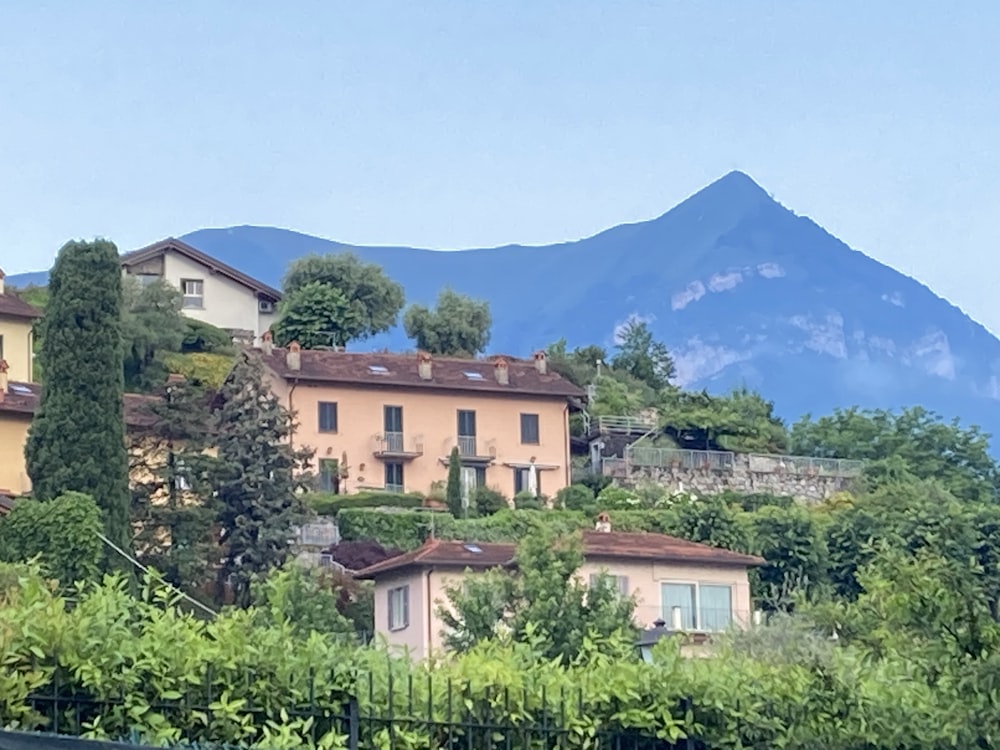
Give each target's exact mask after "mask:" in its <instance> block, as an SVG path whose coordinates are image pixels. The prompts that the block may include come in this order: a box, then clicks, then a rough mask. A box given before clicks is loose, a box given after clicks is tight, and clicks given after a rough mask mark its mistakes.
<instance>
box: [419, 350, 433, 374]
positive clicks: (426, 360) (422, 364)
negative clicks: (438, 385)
mask: <svg viewBox="0 0 1000 750" xmlns="http://www.w3.org/2000/svg"><path fill="white" fill-rule="evenodd" d="M417 374H418V375H420V379H421V380H430V379H431V377H432V376H433V374H434V370H433V365H432V364H431V355H430V354H428V353H427V352H417Z"/></svg>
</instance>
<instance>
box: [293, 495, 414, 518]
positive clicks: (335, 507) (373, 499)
mask: <svg viewBox="0 0 1000 750" xmlns="http://www.w3.org/2000/svg"><path fill="white" fill-rule="evenodd" d="M305 501H306V504H307V505H308V506H309V507H310V508H312V509H313V510H314V511H315V512H316V513H317V514H319V515H321V516H335V515H337V514H338V513H339V512H340V511H342V510H345V509H347V508H419V507H421V506H422V505H423V504H424V496H423V495H421V494H418V493H405V494H404V493H398V492H380V491H371V492H358V493H356V494H354V495H334V494H332V493H328V492H311V493H309V494H308V495H306V496H305Z"/></svg>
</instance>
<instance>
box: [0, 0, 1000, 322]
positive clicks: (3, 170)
mask: <svg viewBox="0 0 1000 750" xmlns="http://www.w3.org/2000/svg"><path fill="white" fill-rule="evenodd" d="M998 38H1000V3H997V2H995V1H994V0H985V1H978V0H966V1H965V2H962V3H941V2H937V1H936V2H927V1H926V0H914V1H911V2H909V3H906V4H903V3H896V2H892V3H890V2H888V1H887V0H868V1H867V2H858V1H856V0H842V1H841V2H837V3H790V2H785V1H784V0H782V1H775V2H765V1H764V0H761V1H759V2H758V1H756V0H735V1H731V0H713V2H711V3H694V2H670V1H669V0H659V1H658V2H639V1H638V0H635V1H630V0H619V1H618V2H614V1H612V0H599V1H587V0H566V1H565V2H556V1H554V0H553V1H546V0H507V2H476V1H475V0H454V1H453V2H443V1H435V0H422V2H419V3H417V2H403V0H366V2H362V3H359V2H337V1H335V0H325V1H322V2H309V1H308V0H296V2H291V3H281V4H278V3H273V2H259V1H257V0H241V1H240V2H236V1H235V0H233V1H230V2H226V1H225V0H215V1H214V2H195V1H194V0H187V1H185V0H179V1H177V2H171V3H155V4H154V3H135V2H127V1H122V2H109V1H105V0H90V2H87V3H78V2H74V1H73V0H64V1H63V2H52V1H49V2H45V1H39V2H26V1H24V0H21V1H18V0H12V1H11V2H6V3H2V7H0V60H2V64H0V267H2V268H3V269H4V270H6V271H7V272H8V273H18V272H23V271H29V270H39V269H44V268H47V267H48V266H49V265H50V264H51V261H52V259H53V258H54V256H55V253H56V252H57V251H58V249H59V247H60V246H61V245H62V244H63V243H64V242H65V241H66V240H68V239H71V238H91V237H95V236H103V237H107V238H110V239H112V240H114V241H115V242H116V243H117V244H118V246H119V248H120V249H122V250H128V249H134V248H136V247H140V246H142V245H145V244H148V243H150V242H153V241H156V240H158V239H162V238H163V237H166V236H179V235H182V234H185V233H187V232H190V231H193V230H195V229H199V228H203V227H222V226H231V225H238V224H257V225H270V226H279V227H285V228H290V229H295V230H298V231H302V232H306V233H310V234H316V235H319V236H322V237H326V238H330V239H335V240H339V241H343V242H348V243H352V244H359V245H362V244H404V245H412V246H420V247H430V248H440V249H454V248H461V247H485V246H493V245H501V244H507V243H521V244H545V243H550V242H557V241H562V240H567V239H576V238H580V237H585V236H589V235H591V234H594V233H596V232H598V231H600V230H603V229H606V228H608V227H611V226H614V225H616V224H621V223H625V222H633V221H639V220H643V219H649V218H653V217H655V216H658V215H660V214H662V213H664V212H665V211H667V210H668V209H669V208H671V207H672V206H673V205H675V204H676V203H678V202H680V201H681V200H683V199H684V198H685V197H687V196H688V195H690V194H692V193H694V192H696V191H697V190H698V189H700V188H701V187H703V186H704V185H706V184H708V183H709V182H711V181H712V180H714V179H716V178H718V177H720V176H721V175H723V174H725V173H726V172H728V171H730V170H733V169H740V170H743V171H745V172H747V173H748V174H750V175H751V176H752V177H753V178H754V179H755V180H756V181H757V182H758V183H759V184H761V185H762V186H763V187H764V188H766V189H767V190H768V191H769V192H771V193H772V194H773V195H774V197H775V198H777V199H778V200H779V201H781V202H782V203H783V204H784V205H786V206H787V207H789V208H791V209H793V210H794V211H796V212H797V213H799V214H805V215H808V216H810V217H812V218H813V219H814V220H816V221H817V222H818V223H820V224H821V225H823V226H824V227H825V228H826V229H827V230H829V231H830V232H831V233H833V234H835V235H836V236H838V237H839V238H840V239H842V240H844V241H845V242H847V243H848V244H849V245H851V246H852V247H854V248H856V249H858V250H861V251H863V252H865V253H866V254H868V255H870V256H872V257H874V258H877V259H878V260H880V261H882V262H884V263H887V264H889V265H891V266H893V267H895V268H897V269H899V270H901V271H903V272H904V273H907V274H909V275H911V276H914V277H916V278H917V279H919V280H920V281H922V282H924V283H925V284H927V285H928V286H930V287H931V288H932V289H933V290H934V291H936V292H937V293H938V294H940V295H942V296H944V297H946V298H947V299H949V300H951V301H952V302H953V303H955V304H957V305H958V306H959V307H961V308H962V309H963V310H965V311H966V312H967V313H969V314H970V315H971V316H972V317H974V318H975V319H976V320H978V321H980V322H982V323H984V324H985V325H986V326H987V327H989V328H991V329H992V330H993V331H994V332H1000V304H998V303H997V294H996V287H997V284H998V282H1000V44H998V43H997V39H998ZM567 283H571V281H569V280H567Z"/></svg>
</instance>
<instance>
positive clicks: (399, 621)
mask: <svg viewBox="0 0 1000 750" xmlns="http://www.w3.org/2000/svg"><path fill="white" fill-rule="evenodd" d="M409 625H410V587H409V586H397V587H396V588H394V589H389V630H405V629H406V628H407V627H409Z"/></svg>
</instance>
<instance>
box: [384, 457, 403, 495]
mask: <svg viewBox="0 0 1000 750" xmlns="http://www.w3.org/2000/svg"><path fill="white" fill-rule="evenodd" d="M385 490H386V492H402V491H403V464H400V463H387V464H386V465H385Z"/></svg>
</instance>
